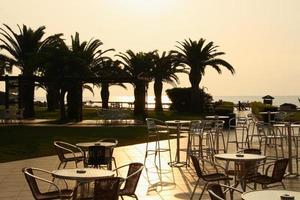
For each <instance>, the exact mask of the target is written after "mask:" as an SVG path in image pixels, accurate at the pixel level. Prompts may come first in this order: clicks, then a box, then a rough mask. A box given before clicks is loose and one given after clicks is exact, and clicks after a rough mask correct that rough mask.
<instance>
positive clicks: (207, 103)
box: [166, 88, 212, 114]
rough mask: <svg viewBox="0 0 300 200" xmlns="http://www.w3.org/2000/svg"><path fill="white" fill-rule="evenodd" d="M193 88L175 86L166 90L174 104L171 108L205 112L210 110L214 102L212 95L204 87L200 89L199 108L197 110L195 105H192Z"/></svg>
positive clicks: (180, 110)
mask: <svg viewBox="0 0 300 200" xmlns="http://www.w3.org/2000/svg"><path fill="white" fill-rule="evenodd" d="M191 91H192V90H191V88H173V89H169V90H166V93H167V95H168V97H169V99H170V100H171V102H172V104H171V106H170V110H174V111H178V112H187V111H189V112H192V113H201V114H205V113H208V112H209V109H210V107H211V102H212V96H211V95H210V94H208V93H206V92H204V91H203V90H202V89H199V94H198V95H197V96H198V102H199V105H200V106H199V108H198V110H195V107H194V106H192V105H191Z"/></svg>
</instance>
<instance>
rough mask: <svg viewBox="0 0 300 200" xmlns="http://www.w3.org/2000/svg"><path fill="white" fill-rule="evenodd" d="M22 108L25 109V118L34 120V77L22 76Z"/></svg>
mask: <svg viewBox="0 0 300 200" xmlns="http://www.w3.org/2000/svg"><path fill="white" fill-rule="evenodd" d="M20 83H21V85H20V93H21V94H19V95H20V96H21V102H20V103H21V107H23V108H24V112H23V117H24V118H32V117H34V115H35V112H34V81H33V77H32V76H22V78H21V81H20Z"/></svg>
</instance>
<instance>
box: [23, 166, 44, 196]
mask: <svg viewBox="0 0 300 200" xmlns="http://www.w3.org/2000/svg"><path fill="white" fill-rule="evenodd" d="M22 172H23V173H24V175H25V178H26V181H27V183H28V185H29V187H30V190H31V193H32V195H33V197H34V198H35V199H38V197H39V196H40V195H41V192H40V190H39V187H38V184H37V182H36V180H35V175H34V174H33V170H32V169H31V168H23V169H22Z"/></svg>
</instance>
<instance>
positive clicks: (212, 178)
mask: <svg viewBox="0 0 300 200" xmlns="http://www.w3.org/2000/svg"><path fill="white" fill-rule="evenodd" d="M202 177H203V179H204V180H205V181H208V182H210V181H221V180H232V178H230V177H228V176H226V175H225V174H221V173H214V174H207V175H203V176H202Z"/></svg>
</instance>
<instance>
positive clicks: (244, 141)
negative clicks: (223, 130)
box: [226, 117, 250, 151]
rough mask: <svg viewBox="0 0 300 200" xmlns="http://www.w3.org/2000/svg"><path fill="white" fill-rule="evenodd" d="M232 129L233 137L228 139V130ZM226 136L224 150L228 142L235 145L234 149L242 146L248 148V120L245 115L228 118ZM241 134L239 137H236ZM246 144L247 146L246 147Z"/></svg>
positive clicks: (239, 148) (240, 148)
mask: <svg viewBox="0 0 300 200" xmlns="http://www.w3.org/2000/svg"><path fill="white" fill-rule="evenodd" d="M231 129H234V138H233V139H232V140H231V139H230V130H231ZM228 131H229V132H228V137H227V145H226V151H228V146H229V144H230V143H234V144H235V146H236V151H239V150H242V149H244V148H249V146H250V144H249V136H248V133H249V129H248V121H247V118H246V117H237V118H231V119H230V120H229V130H228ZM238 135H240V136H241V139H239V138H238ZM246 145H247V147H246Z"/></svg>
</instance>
